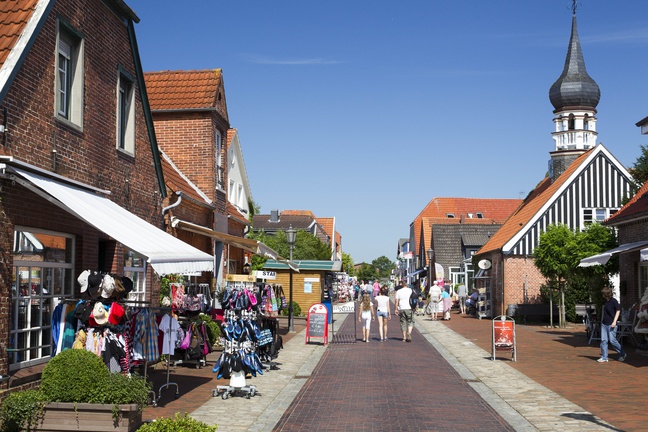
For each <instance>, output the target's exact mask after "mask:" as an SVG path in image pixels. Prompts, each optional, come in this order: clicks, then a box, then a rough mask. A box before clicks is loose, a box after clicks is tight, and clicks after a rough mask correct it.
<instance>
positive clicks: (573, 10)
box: [571, 0, 579, 15]
mask: <svg viewBox="0 0 648 432" xmlns="http://www.w3.org/2000/svg"><path fill="white" fill-rule="evenodd" d="M578 4H579V3H578V0H572V7H571V10H572V13H573V14H574V15H576V9H578Z"/></svg>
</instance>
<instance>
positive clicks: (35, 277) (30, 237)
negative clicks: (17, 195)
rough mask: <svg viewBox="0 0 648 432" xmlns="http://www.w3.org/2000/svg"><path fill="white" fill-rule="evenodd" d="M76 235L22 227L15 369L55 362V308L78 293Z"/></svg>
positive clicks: (12, 346) (17, 245)
mask: <svg viewBox="0 0 648 432" xmlns="http://www.w3.org/2000/svg"><path fill="white" fill-rule="evenodd" d="M73 251H74V237H73V236H71V235H68V234H62V233H55V232H51V231H44V230H38V229H32V228H23V227H18V226H17V227H16V230H15V231H14V243H13V260H14V267H13V282H12V287H11V290H12V297H11V308H12V309H11V322H10V330H9V349H8V351H9V369H10V370H16V369H20V368H22V367H27V366H31V365H34V364H38V363H43V362H46V361H47V360H49V358H50V356H51V354H52V350H53V346H52V343H53V342H52V313H53V311H54V308H56V306H58V304H59V303H60V302H62V301H64V300H65V299H68V298H72V297H73V294H74V277H73V275H74V265H73V263H74V252H73Z"/></svg>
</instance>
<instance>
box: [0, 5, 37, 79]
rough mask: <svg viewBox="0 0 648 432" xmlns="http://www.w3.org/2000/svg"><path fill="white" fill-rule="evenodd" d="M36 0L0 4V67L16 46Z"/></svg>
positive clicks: (32, 11)
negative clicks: (0, 18)
mask: <svg viewBox="0 0 648 432" xmlns="http://www.w3.org/2000/svg"><path fill="white" fill-rule="evenodd" d="M37 3H38V1H37V0H12V1H1V2H0V16H1V17H2V20H0V67H2V65H4V63H5V61H7V57H8V56H9V53H10V52H11V50H12V49H13V48H14V47H15V46H16V42H18V39H19V38H20V35H21V34H22V32H23V30H24V29H25V26H26V25H27V22H28V21H29V19H30V18H31V16H32V15H33V13H34V10H35V9H36V4H37Z"/></svg>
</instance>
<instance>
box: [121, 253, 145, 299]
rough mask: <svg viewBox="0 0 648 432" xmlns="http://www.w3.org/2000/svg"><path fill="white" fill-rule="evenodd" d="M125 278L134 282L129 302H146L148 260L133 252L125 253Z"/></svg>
mask: <svg viewBox="0 0 648 432" xmlns="http://www.w3.org/2000/svg"><path fill="white" fill-rule="evenodd" d="M124 276H126V277H128V278H130V279H131V280H132V281H133V291H131V292H130V293H129V294H128V300H132V301H146V258H145V257H144V256H143V255H140V254H138V253H137V252H135V251H132V250H127V251H126V252H124Z"/></svg>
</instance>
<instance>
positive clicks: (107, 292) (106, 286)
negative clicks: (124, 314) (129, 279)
mask: <svg viewBox="0 0 648 432" xmlns="http://www.w3.org/2000/svg"><path fill="white" fill-rule="evenodd" d="M113 291H115V279H113V277H112V276H110V275H109V274H107V275H105V276H104V277H103V282H102V283H101V297H103V298H105V299H108V298H110V297H112V295H113Z"/></svg>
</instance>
